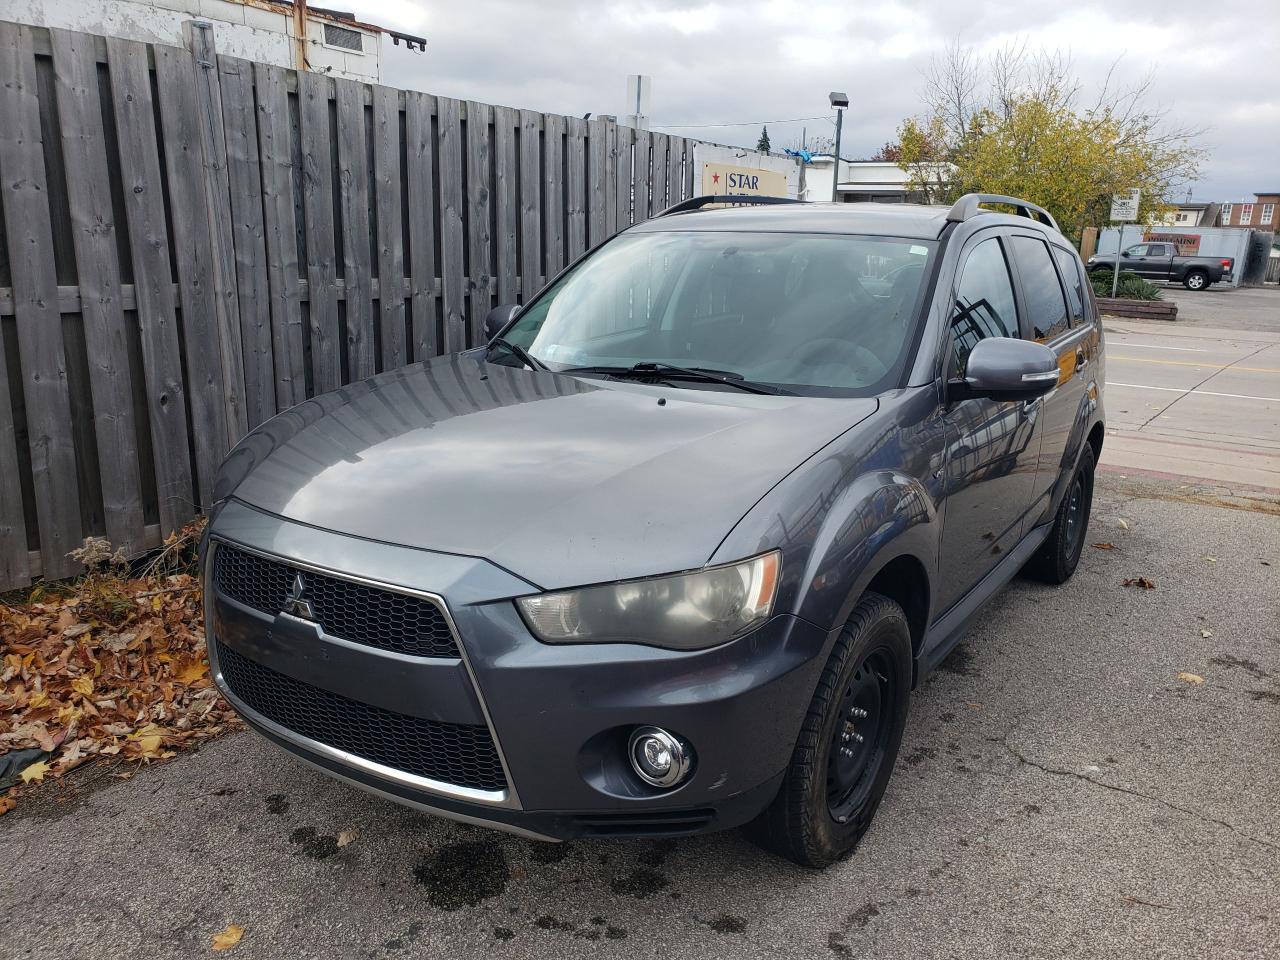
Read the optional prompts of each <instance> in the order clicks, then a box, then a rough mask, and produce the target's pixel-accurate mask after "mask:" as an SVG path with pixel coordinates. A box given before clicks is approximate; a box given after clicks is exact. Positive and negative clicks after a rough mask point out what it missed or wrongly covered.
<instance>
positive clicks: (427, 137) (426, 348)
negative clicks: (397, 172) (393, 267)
mask: <svg viewBox="0 0 1280 960" xmlns="http://www.w3.org/2000/svg"><path fill="white" fill-rule="evenodd" d="M404 107H405V166H406V167H407V170H406V171H405V174H406V176H405V185H406V191H407V197H408V207H409V270H410V288H409V296H410V297H411V298H412V299H411V309H412V311H413V341H414V342H413V357H414V359H415V360H425V359H427V358H429V357H434V356H435V355H436V354H437V353H439V352H440V344H439V341H438V337H437V333H436V304H437V298H436V289H435V288H436V283H435V276H436V223H435V219H436V218H435V189H434V176H435V175H434V168H435V152H436V147H435V137H433V136H432V133H431V116H432V114H433V113H435V97H433V96H431V95H429V94H425V93H414V92H409V93H406V94H405V102H404Z"/></svg>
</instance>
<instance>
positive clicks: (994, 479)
mask: <svg viewBox="0 0 1280 960" xmlns="http://www.w3.org/2000/svg"><path fill="white" fill-rule="evenodd" d="M1007 243H1008V239H1007V238H1006V237H1003V236H1001V235H1000V234H999V233H997V232H996V231H983V232H982V233H979V234H978V235H977V236H976V237H975V238H974V239H973V240H971V241H970V242H969V244H968V246H967V247H966V248H965V250H964V251H963V252H962V253H961V259H960V267H959V270H958V271H957V272H956V281H955V286H954V290H953V295H952V303H953V307H952V314H951V340H952V344H951V361H950V370H949V371H948V374H947V376H948V378H952V377H959V376H962V375H963V372H964V368H965V362H966V360H967V359H968V356H969V352H970V351H971V350H972V349H973V348H974V346H975V345H976V344H977V343H978V341H980V340H982V339H984V338H987V337H1018V336H1019V335H1020V334H1019V325H1018V308H1017V300H1016V298H1015V295H1014V287H1013V281H1012V279H1011V275H1010V272H1009V250H1007V249H1006V244H1007ZM1039 411H1040V405H1039V403H1038V401H1032V402H1030V403H1024V402H1023V401H1020V400H1019V401H1000V400H991V399H987V398H973V399H967V400H961V401H960V402H958V403H950V404H948V405H947V408H946V413H945V414H944V416H943V421H944V424H945V435H946V445H947V453H946V509H945V513H944V517H943V526H942V549H941V553H940V556H941V568H940V570H939V576H938V582H939V597H938V599H939V608H940V609H943V610H946V609H949V608H950V607H952V606H953V605H954V604H955V603H956V602H957V601H959V600H960V599H961V598H962V597H963V596H964V595H965V593H967V592H968V591H969V590H970V589H971V588H972V587H973V586H974V585H975V584H976V583H977V582H978V581H979V580H981V579H982V578H983V577H984V576H986V574H987V573H989V572H990V571H991V569H992V568H993V567H995V565H996V564H997V563H999V562H1000V561H1001V560H1002V559H1004V557H1005V555H1006V554H1007V553H1008V552H1009V550H1011V549H1012V548H1013V547H1014V546H1015V545H1016V544H1017V543H1018V539H1019V537H1020V535H1021V532H1022V521H1023V517H1024V516H1025V515H1026V513H1027V510H1028V509H1029V508H1030V505H1031V497H1032V490H1033V487H1034V484H1035V478H1036V465H1037V460H1038V459H1039V453H1040V449H1039V447H1040V440H1041V435H1040V431H1039V429H1038V418H1039Z"/></svg>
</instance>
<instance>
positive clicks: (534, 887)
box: [0, 474, 1280, 958]
mask: <svg viewBox="0 0 1280 960" xmlns="http://www.w3.org/2000/svg"><path fill="white" fill-rule="evenodd" d="M1184 487H1185V485H1182V484H1175V483H1170V482H1166V481H1163V480H1158V479H1146V478H1137V477H1133V478H1126V479H1121V478H1120V477H1119V476H1118V475H1116V474H1103V475H1102V476H1101V479H1100V482H1099V486H1098V494H1097V496H1098V502H1097V505H1096V509H1095V514H1094V521H1093V526H1092V527H1091V531H1090V536H1089V539H1090V542H1092V543H1110V544H1112V545H1113V547H1114V549H1110V550H1107V549H1101V548H1096V547H1087V548H1086V552H1085V557H1084V560H1083V563H1082V566H1081V569H1080V570H1079V572H1078V573H1077V574H1076V576H1075V578H1074V579H1073V580H1072V581H1071V582H1070V583H1068V584H1067V585H1066V586H1065V587H1063V588H1061V589H1052V588H1048V587H1044V586H1040V585H1037V584H1031V583H1025V582H1016V583H1015V584H1014V586H1013V587H1012V588H1011V589H1010V590H1009V591H1008V592H1007V593H1006V594H1005V595H1004V596H1003V597H1001V598H1000V599H999V600H998V601H997V602H995V603H993V604H992V605H991V606H990V607H989V608H988V610H987V612H986V613H985V614H984V615H983V616H982V618H981V621H980V622H979V623H978V624H977V625H976V627H975V628H974V629H973V630H972V632H971V633H970V635H969V637H968V638H967V639H966V640H965V642H964V643H963V644H962V645H961V646H960V647H959V648H958V649H957V651H956V653H955V654H954V655H953V656H952V657H951V658H950V659H949V660H948V661H947V663H946V664H945V665H944V666H943V668H942V669H941V670H940V671H938V672H937V673H936V674H934V675H933V677H932V678H930V680H929V681H928V682H927V683H926V684H925V685H924V687H923V688H922V689H921V690H920V691H919V692H918V694H917V696H916V697H915V700H914V702H913V704H912V709H911V720H910V725H909V728H908V731H907V735H906V739H905V741H904V744H903V750H902V754H901V755H900V757H899V760H898V768H897V771H896V773H895V776H894V779H893V781H892V783H891V784H890V788H889V793H888V795H887V798H886V801H885V803H884V806H883V807H882V808H881V811H880V814H879V817H878V819H877V820H876V823H875V825H874V826H873V828H872V830H871V832H870V833H869V835H868V836H867V838H866V840H865V841H864V843H863V844H862V847H861V849H860V850H859V851H858V853H857V854H856V855H855V856H854V857H853V858H852V859H850V860H849V861H847V862H845V863H842V864H839V865H837V866H835V867H833V868H831V869H829V870H827V871H825V872H821V873H816V872H811V871H807V870H803V869H800V868H797V867H793V866H791V865H790V864H788V863H785V862H782V861H780V860H777V859H774V858H772V857H770V856H768V855H766V854H763V853H761V852H760V851H758V850H757V849H756V848H755V847H753V846H751V845H750V844H749V843H747V842H746V841H745V840H744V839H742V838H741V837H740V836H739V835H738V834H736V833H729V834H723V835H714V836H708V837H701V838H696V839H691V840H682V841H679V842H612V843H610V842H575V843H571V844H564V845H558V846H549V845H543V844H537V843H533V842H529V841H525V840H521V839H516V838H513V837H508V836H504V835H500V834H494V833H489V832H486V831H483V830H480V829H476V828H470V827H463V826H459V825H455V824H452V823H449V822H447V821H443V820H436V819H432V818H431V817H428V816H426V815H423V814H419V813H416V812H413V811H410V810H406V809H401V808H399V807H396V806H394V805H392V804H389V803H385V802H383V801H381V800H377V799H373V798H371V797H369V796H367V795H365V794H362V793H360V792H358V791H356V790H354V789H351V788H348V787H346V786H344V785H341V784H339V783H336V782H334V781H331V780H329V779H327V778H326V777H323V776H321V775H320V774H317V773H315V772H313V771H311V770H310V769H309V768H307V767H304V766H302V765H301V764H300V763H297V762H295V761H294V760H292V759H287V758H286V757H284V756H283V755H282V754H279V753H278V752H277V751H276V750H275V749H274V748H273V747H271V746H268V745H267V744H266V743H265V742H264V741H263V740H261V739H260V738H259V737H257V736H256V735H253V734H251V733H237V734H233V735H230V736H227V737H224V738H223V739H221V740H219V741H216V742H215V743H213V744H212V745H211V746H209V747H206V748H204V749H202V750H201V751H200V752H199V753H198V754H196V755H194V756H185V757H180V758H178V759H176V760H174V761H172V762H170V763H166V764H163V765H159V766H156V767H153V768H149V769H144V770H142V771H140V772H139V773H138V774H137V775H135V776H134V777H133V778H132V779H129V780H127V781H113V780H112V779H111V778H110V777H107V778H99V779H97V780H96V781H93V782H89V783H87V784H85V785H84V786H83V787H81V788H80V789H79V790H73V791H64V792H62V793H59V792H58V791H56V790H51V791H48V792H47V793H45V794H44V795H42V796H41V797H40V798H38V799H36V800H34V801H32V802H30V803H24V805H23V806H22V807H21V808H20V809H19V810H16V811H14V812H12V813H10V814H9V815H8V816H6V817H5V818H4V819H3V820H0V845H2V846H3V849H4V851H5V873H6V874H7V877H6V879H5V881H4V883H3V885H2V887H0V890H2V892H0V943H3V944H4V945H5V949H4V951H3V952H4V954H5V955H6V956H15V957H147V958H157V957H188V956H195V955H202V954H204V953H206V952H207V951H208V948H209V944H210V940H211V938H212V936H213V935H214V934H215V933H217V932H218V931H219V930H221V929H222V928H223V927H224V926H226V925H227V924H228V923H235V924H238V925H240V926H243V927H244V929H245V934H244V939H243V941H242V942H241V943H240V945H239V946H237V947H236V948H235V950H234V951H233V952H232V954H230V955H232V956H235V957H246V958H248V957H285V956H293V957H316V958H319V957H350V956H366V957H398V956H414V957H449V958H458V957H541V956H550V955H556V956H560V957H571V956H616V957H664V958H667V957H670V958H675V957H709V956H734V957H743V958H745V957H822V956H831V957H838V958H846V957H880V958H890V957H919V956H923V955H935V956H993V957H995V956H1025V957H1103V956H1108V957H1138V956H1140V957H1155V956H1188V957H1190V956H1196V957H1214V958H1228V957H1246V956H1264V955H1275V951H1277V950H1280V814H1278V813H1277V806H1276V801H1275V798H1276V796H1277V795H1280V759H1278V758H1280V618H1278V616H1277V609H1276V602H1275V600H1276V597H1277V595H1278V593H1280V584H1278V582H1277V569H1278V568H1280V507H1278V506H1277V505H1276V503H1275V502H1274V501H1271V500H1268V499H1266V498H1264V497H1260V498H1257V499H1253V500H1249V501H1247V502H1243V503H1228V502H1223V503H1219V504H1215V503H1212V502H1209V501H1207V500H1203V501H1196V500H1195V498H1188V497H1187V495H1186V490H1185V488H1184ZM1189 500H1190V501H1191V502H1189ZM1137 576H1145V577H1148V578H1150V579H1151V580H1153V581H1154V582H1155V588H1154V589H1151V590H1144V589H1140V588H1137V587H1124V586H1122V582H1123V580H1124V579H1126V578H1129V577H1137ZM344 831H347V832H346V833H344ZM352 838H354V839H352ZM347 841H349V842H347ZM340 843H341V844H342V845H341V846H340V845H339V844H340Z"/></svg>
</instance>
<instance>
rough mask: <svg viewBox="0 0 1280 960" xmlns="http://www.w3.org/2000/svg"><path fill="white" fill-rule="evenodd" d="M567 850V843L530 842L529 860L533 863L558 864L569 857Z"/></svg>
mask: <svg viewBox="0 0 1280 960" xmlns="http://www.w3.org/2000/svg"><path fill="white" fill-rule="evenodd" d="M569 849H570V847H569V845H568V844H567V843H539V842H536V841H532V842H530V844H529V858H530V859H531V860H532V861H533V862H534V863H559V862H560V861H561V860H563V859H564V858H565V857H567V856H569Z"/></svg>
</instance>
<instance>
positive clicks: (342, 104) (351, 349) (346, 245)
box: [333, 80, 377, 381]
mask: <svg viewBox="0 0 1280 960" xmlns="http://www.w3.org/2000/svg"><path fill="white" fill-rule="evenodd" d="M333 84H334V91H335V93H336V99H337V104H338V127H337V138H338V195H339V199H340V203H341V211H342V262H343V272H342V275H343V279H344V280H346V283H347V298H346V315H347V368H348V372H349V375H350V378H351V379H352V380H353V381H354V380H363V379H365V378H366V377H371V376H373V375H374V374H375V373H377V352H376V351H375V349H374V346H375V344H376V339H375V335H374V325H373V302H372V299H371V297H372V291H371V290H370V284H369V279H370V274H371V273H372V272H373V254H372V248H371V246H370V236H369V153H368V141H367V140H366V139H365V124H364V91H365V88H364V84H361V83H356V82H355V81H354V80H334V81H333Z"/></svg>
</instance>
